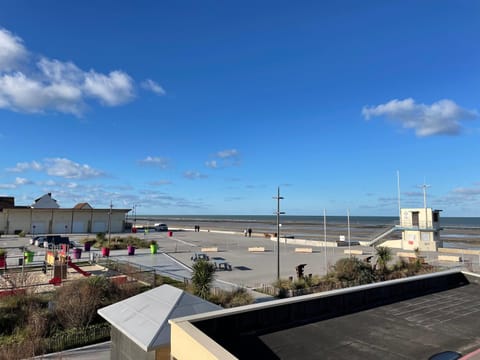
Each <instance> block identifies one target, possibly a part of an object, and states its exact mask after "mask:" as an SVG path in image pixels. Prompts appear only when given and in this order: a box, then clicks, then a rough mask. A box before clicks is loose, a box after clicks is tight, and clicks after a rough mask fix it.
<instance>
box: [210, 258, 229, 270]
mask: <svg viewBox="0 0 480 360" xmlns="http://www.w3.org/2000/svg"><path fill="white" fill-rule="evenodd" d="M213 263H214V264H215V269H216V270H225V271H232V265H230V264H229V263H228V262H227V261H225V260H214V261H213Z"/></svg>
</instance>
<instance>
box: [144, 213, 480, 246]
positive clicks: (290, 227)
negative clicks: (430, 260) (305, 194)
mask: <svg viewBox="0 0 480 360" xmlns="http://www.w3.org/2000/svg"><path fill="white" fill-rule="evenodd" d="M165 223H166V224H167V225H168V227H169V228H172V229H173V228H178V229H185V230H191V231H194V227H195V225H199V226H200V229H201V230H202V232H203V230H211V231H220V232H221V231H225V232H234V233H238V234H242V235H243V231H244V230H245V229H248V228H251V229H252V233H253V235H254V236H255V237H259V236H266V234H270V235H272V234H275V233H276V232H277V226H276V224H272V223H271V222H252V221H244V220H242V221H240V220H239V221H230V220H226V221H222V220H218V219H215V220H213V221H210V220H207V219H202V220H201V221H197V222H195V221H192V219H184V220H177V221H173V220H172V221H169V222H166V221H165ZM136 224H137V226H153V223H152V222H151V221H148V220H140V219H139V218H137V223H136ZM391 226H392V224H383V225H377V224H373V225H368V224H350V239H351V241H352V242H353V241H369V240H371V239H373V238H374V237H376V236H377V235H380V234H381V233H382V232H384V231H385V230H387V229H388V228H390V227H391ZM324 230H326V237H325V232H324ZM280 236H281V237H283V236H286V237H293V238H297V239H306V240H315V241H325V240H326V241H327V242H334V241H338V240H339V239H340V236H343V237H344V238H345V240H347V241H348V227H347V224H339V223H336V224H335V223H332V224H327V225H326V228H325V229H324V228H323V227H322V226H319V225H318V224H312V223H309V224H306V223H285V222H284V223H283V224H282V227H281V229H280ZM388 238H389V239H391V240H396V239H401V232H400V231H398V232H395V233H393V234H391V235H390V236H389V237H388ZM441 238H442V240H443V241H444V243H446V244H447V247H451V244H461V245H462V247H467V248H468V247H470V246H473V247H480V229H477V228H459V227H452V228H451V227H444V230H442V231H441Z"/></svg>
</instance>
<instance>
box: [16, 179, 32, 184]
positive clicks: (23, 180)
mask: <svg viewBox="0 0 480 360" xmlns="http://www.w3.org/2000/svg"><path fill="white" fill-rule="evenodd" d="M31 183H32V182H31V181H30V180H28V179H25V178H21V177H17V178H15V185H28V184H31Z"/></svg>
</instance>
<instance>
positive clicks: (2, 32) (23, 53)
mask: <svg viewBox="0 0 480 360" xmlns="http://www.w3.org/2000/svg"><path fill="white" fill-rule="evenodd" d="M27 54H28V53H27V50H26V49H25V47H24V46H23V42H22V39H20V38H19V37H17V36H15V35H13V34H12V33H11V32H10V31H8V30H6V29H0V71H11V70H15V69H16V68H17V67H18V64H19V63H20V62H22V61H23V60H24V59H25V58H26V57H27Z"/></svg>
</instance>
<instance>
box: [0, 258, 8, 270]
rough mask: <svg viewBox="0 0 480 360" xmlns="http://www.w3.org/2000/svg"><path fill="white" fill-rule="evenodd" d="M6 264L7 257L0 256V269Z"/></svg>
mask: <svg viewBox="0 0 480 360" xmlns="http://www.w3.org/2000/svg"><path fill="white" fill-rule="evenodd" d="M6 264H7V257H6V256H5V255H2V256H0V268H4V267H5V265H6Z"/></svg>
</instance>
